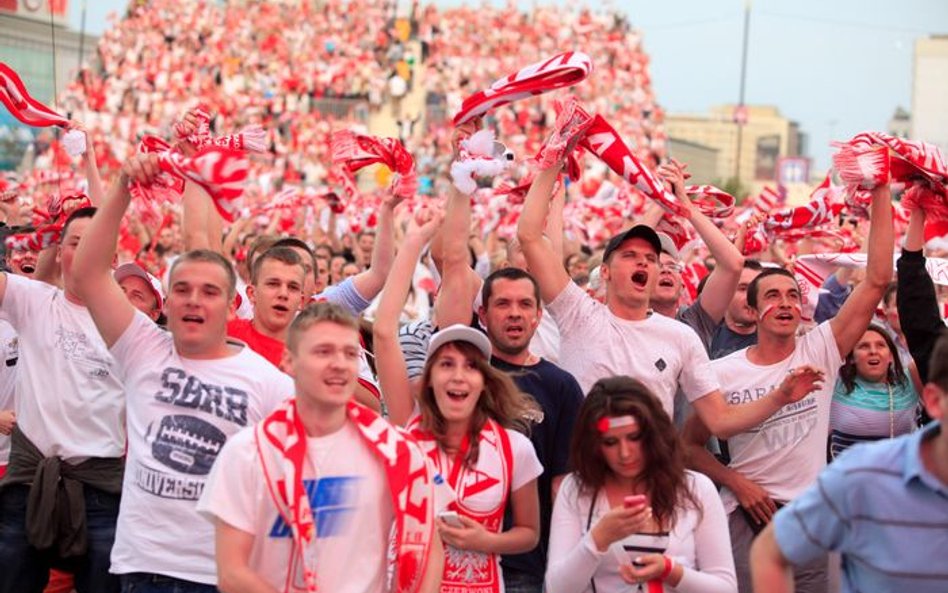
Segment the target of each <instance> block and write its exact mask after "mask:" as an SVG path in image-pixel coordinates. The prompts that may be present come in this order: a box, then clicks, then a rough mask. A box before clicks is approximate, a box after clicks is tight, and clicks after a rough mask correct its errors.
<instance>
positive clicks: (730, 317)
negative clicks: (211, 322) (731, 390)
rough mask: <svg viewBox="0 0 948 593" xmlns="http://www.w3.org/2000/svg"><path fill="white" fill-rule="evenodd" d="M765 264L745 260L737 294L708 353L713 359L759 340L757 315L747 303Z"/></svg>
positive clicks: (733, 297)
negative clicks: (754, 281) (750, 289)
mask: <svg viewBox="0 0 948 593" xmlns="http://www.w3.org/2000/svg"><path fill="white" fill-rule="evenodd" d="M761 270H763V268H762V267H761V265H760V262H758V261H756V260H753V259H745V260H744V269H743V270H741V277H740V280H738V283H737V288H736V289H735V290H734V296H732V297H731V302H730V304H729V305H728V307H727V311H726V312H725V313H724V321H723V322H721V323H720V324H719V325H718V327H717V328H716V329H715V330H714V334H712V336H711V345H710V349H709V350H708V356H709V357H710V358H711V360H716V359H718V358H723V357H725V356H727V355H728V354H731V353H732V352H737V351H738V350H743V349H744V348H747V347H748V346H753V345H754V344H756V343H757V316H756V315H755V314H754V311H753V309H751V308H750V306H748V304H747V289H748V287H749V286H750V284H751V282H753V280H754V278H756V277H757V275H758V274H760V272H761Z"/></svg>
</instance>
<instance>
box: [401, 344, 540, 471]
mask: <svg viewBox="0 0 948 593" xmlns="http://www.w3.org/2000/svg"><path fill="white" fill-rule="evenodd" d="M448 346H451V347H453V348H455V349H456V350H458V351H459V352H460V353H461V354H463V355H464V357H465V358H467V359H468V360H470V361H473V362H474V366H475V368H476V369H477V370H478V371H479V372H480V374H481V376H483V377H484V391H482V392H481V396H480V398H479V399H478V400H477V406H476V407H475V408H474V416H473V417H472V418H471V424H470V426H469V428H468V442H470V444H471V448H470V449H469V450H468V453H467V456H466V457H465V458H464V463H465V465H467V466H468V467H470V466H473V465H474V464H475V463H476V462H477V455H478V449H479V447H478V441H479V438H478V437H479V436H480V433H481V430H482V429H483V428H484V424H485V423H486V422H487V419H488V418H490V419H492V420H494V421H495V422H497V423H498V424H500V425H501V426H503V427H504V428H513V429H515V430H518V431H520V432H524V433H527V432H528V431H529V427H530V418H531V417H533V416H535V415H537V414H539V413H540V406H539V405H538V404H537V403H536V401H535V400H534V399H533V398H532V397H530V396H529V395H527V394H525V393H523V392H521V391H520V390H519V389H517V386H516V385H515V384H514V382H513V380H512V379H511V378H510V377H509V376H507V374H506V373H504V372H503V371H499V370H497V369H495V368H494V367H492V366H490V362H489V361H488V360H487V359H486V358H484V355H483V354H482V353H481V351H480V350H479V349H478V348H477V347H476V346H474V345H473V344H469V343H467V342H463V341H454V342H448V343H447V344H444V345H443V346H441V348H438V349H437V350H435V351H434V352H432V353H431V356H429V357H428V360H426V361H425V370H424V372H423V373H422V376H421V393H420V394H419V396H418V399H419V404H420V406H421V427H422V428H424V429H425V430H428V431H429V432H431V434H433V435H434V437H435V440H436V441H437V442H438V445H440V446H442V447H444V445H445V441H446V437H447V423H446V422H445V420H444V416H443V415H442V414H441V410H440V409H438V403H437V401H436V400H435V395H434V389H432V387H431V368H432V366H433V365H434V361H435V360H436V359H437V358H438V353H439V352H441V350H442V349H444V348H446V347H448Z"/></svg>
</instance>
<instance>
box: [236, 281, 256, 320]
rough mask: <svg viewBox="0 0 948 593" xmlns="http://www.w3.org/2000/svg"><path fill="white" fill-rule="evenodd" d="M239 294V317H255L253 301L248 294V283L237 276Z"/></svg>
mask: <svg viewBox="0 0 948 593" xmlns="http://www.w3.org/2000/svg"><path fill="white" fill-rule="evenodd" d="M237 294H238V295H240V306H239V307H237V311H236V315H237V319H253V303H251V302H250V297H248V296H247V283H246V282H244V280H243V278H241V277H240V276H239V275H238V276H237Z"/></svg>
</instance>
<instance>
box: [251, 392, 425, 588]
mask: <svg viewBox="0 0 948 593" xmlns="http://www.w3.org/2000/svg"><path fill="white" fill-rule="evenodd" d="M347 412H348V416H349V420H350V421H351V422H352V423H353V425H354V426H355V427H356V428H357V429H358V432H359V434H360V435H361V436H362V437H363V439H364V440H365V443H366V444H367V445H368V447H369V448H370V449H371V450H372V451H373V453H374V454H375V456H376V458H377V459H378V460H379V462H380V463H381V464H382V466H383V467H384V468H385V474H386V477H387V479H388V486H389V491H390V492H391V496H392V507H393V509H394V511H395V548H394V549H395V580H394V583H393V590H394V591H395V592H396V593H413V592H415V591H418V589H419V587H420V586H421V581H422V579H423V577H424V574H425V567H426V565H427V563H428V551H429V548H430V545H431V541H432V538H433V537H435V535H434V495H433V492H434V491H433V486H432V482H431V477H430V476H429V475H428V470H427V465H426V463H425V455H424V453H422V452H421V450H420V449H419V447H418V445H417V444H416V443H414V442H413V441H412V440H411V439H409V438H407V437H406V436H405V435H404V434H402V433H401V432H400V431H399V429H397V428H395V427H393V426H392V425H391V424H389V423H388V422H386V421H385V420H384V419H382V418H381V417H380V416H379V415H378V414H376V413H375V412H373V411H372V410H370V409H368V408H366V407H364V406H362V405H360V404H357V403H355V402H353V401H350V402H349V404H348V405H347ZM254 436H255V442H256V445H257V451H258V453H259V455H260V461H261V464H262V466H263V473H264V477H265V479H266V482H267V490H268V492H269V493H270V497H271V498H272V499H273V503H274V504H275V505H276V507H277V509H278V510H279V512H280V515H281V516H282V517H283V519H284V520H285V521H286V524H287V525H289V526H290V529H291V531H292V534H293V543H294V544H295V546H296V549H297V553H298V554H299V557H300V558H301V559H302V561H303V571H304V579H305V582H306V589H307V591H309V592H310V593H314V592H315V591H316V590H317V587H316V560H317V559H316V557H315V539H316V523H315V519H314V517H313V511H312V508H311V507H310V502H309V498H308V497H307V495H306V490H305V489H304V487H303V468H304V462H305V459H306V448H307V445H306V430H305V428H303V423H302V420H301V419H300V417H299V414H298V412H297V409H296V402H295V400H292V399H290V400H287V401H285V402H283V404H282V405H280V406H279V407H278V408H277V409H276V410H274V411H273V413H271V414H270V415H269V416H267V417H266V418H265V419H264V420H263V421H262V422H260V423H259V424H257V426H256V427H255V429H254ZM317 469H318V468H317ZM293 576H294V575H290V574H288V575H287V585H286V590H287V591H288V590H289V589H290V586H291V584H292V579H293Z"/></svg>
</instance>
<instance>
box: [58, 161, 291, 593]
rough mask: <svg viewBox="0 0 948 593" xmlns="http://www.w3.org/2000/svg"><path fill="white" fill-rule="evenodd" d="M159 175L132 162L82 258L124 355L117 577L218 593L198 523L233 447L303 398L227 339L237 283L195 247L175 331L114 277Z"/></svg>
mask: <svg viewBox="0 0 948 593" xmlns="http://www.w3.org/2000/svg"><path fill="white" fill-rule="evenodd" d="M157 173H158V170H157V166H156V162H155V159H154V155H141V156H136V157H133V158H132V159H130V160H129V161H128V162H126V164H125V165H124V167H123V170H122V174H121V175H120V177H119V179H118V181H117V182H116V185H115V186H114V188H113V189H112V191H111V194H110V196H109V199H108V201H107V202H106V203H105V204H104V205H103V206H102V208H101V209H100V210H99V212H98V213H97V214H96V216H95V218H94V219H93V220H92V222H91V224H90V225H89V228H88V229H87V233H86V235H85V236H84V237H83V241H82V242H81V244H80V245H79V248H78V249H77V251H76V259H75V262H74V270H73V271H74V275H75V276H76V281H75V284H76V292H77V293H78V294H79V295H80V296H81V297H83V298H85V299H86V302H88V303H89V312H90V313H91V314H92V318H93V320H94V321H95V325H96V327H97V328H98V330H99V333H100V334H101V335H102V338H103V339H104V341H105V343H106V344H107V345H108V347H109V350H110V352H111V354H112V356H114V358H115V361H116V367H117V369H116V370H117V374H118V375H119V376H120V377H121V378H122V381H123V382H124V385H125V391H126V398H127V428H128V435H129V444H128V457H127V465H126V470H125V478H124V483H123V488H122V501H121V507H120V511H119V518H118V525H117V527H116V535H115V545H114V546H113V549H112V557H111V569H110V570H111V572H112V573H114V574H118V575H119V576H120V581H121V585H122V590H123V591H132V590H138V589H139V588H142V587H146V586H153V585H154V584H155V583H162V584H163V585H162V586H166V587H169V588H170V587H172V586H173V587H176V590H178V591H187V592H191V591H193V592H201V593H203V592H205V591H206V592H211V591H216V590H217V589H216V587H215V585H216V583H217V574H216V569H215V565H214V547H213V546H214V533H213V529H212V528H211V526H210V525H208V524H207V523H206V522H205V521H204V520H203V519H201V517H200V516H199V515H198V514H197V509H196V506H197V500H198V498H200V496H201V492H202V491H203V488H204V484H205V482H206V480H207V475H208V473H209V472H210V469H211V465H212V464H213V462H214V459H215V458H216V457H217V454H218V453H219V452H220V449H221V447H223V445H224V443H225V442H226V440H227V438H228V437H229V436H231V435H233V434H235V433H236V432H237V431H239V430H240V429H241V428H243V427H246V426H250V425H252V424H253V423H255V422H256V421H258V420H260V419H261V418H263V417H264V416H266V414H268V413H269V412H270V411H271V410H273V409H274V408H276V406H277V405H279V403H280V402H281V401H282V400H284V399H285V398H287V397H288V396H289V395H290V394H291V393H292V388H293V387H292V381H291V380H290V378H289V377H287V376H286V375H284V374H283V373H281V372H279V371H278V370H277V369H276V368H275V367H274V366H273V365H271V364H270V363H268V362H267V361H266V360H264V359H263V358H262V357H260V356H259V355H258V354H256V353H255V352H253V351H252V350H251V349H250V348H247V347H245V346H242V345H238V344H233V343H230V342H228V341H227V334H226V327H227V321H228V319H230V318H232V317H233V315H234V307H235V298H234V297H235V294H236V288H235V282H236V277H235V274H234V271H233V268H232V267H231V265H230V263H229V262H228V261H227V260H225V259H224V258H223V257H222V256H220V255H219V254H217V253H214V252H211V251H204V250H195V251H191V252H188V253H185V254H184V255H182V256H180V257H179V258H177V259H176V260H175V263H174V265H173V266H172V268H171V271H170V290H169V294H168V297H167V300H166V302H165V311H166V314H167V317H168V329H169V330H170V332H166V331H164V330H162V329H161V328H159V327H158V326H156V325H155V324H154V323H153V322H152V320H151V319H149V318H148V317H147V316H146V315H145V314H144V313H142V312H141V311H139V310H137V309H135V308H134V307H133V306H132V305H131V304H130V303H129V301H128V299H127V298H126V297H125V295H124V294H123V292H122V289H121V288H120V287H119V285H118V284H117V283H116V281H115V279H114V278H113V276H112V274H111V270H110V264H111V261H112V258H113V256H114V251H115V245H116V242H117V238H118V232H119V227H120V225H121V220H122V216H123V215H124V213H125V210H126V209H127V208H128V204H129V200H130V196H129V192H128V184H129V182H130V181H136V182H139V183H144V184H147V183H149V182H150V181H151V180H152V179H154V177H155V175H156V174H157Z"/></svg>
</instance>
